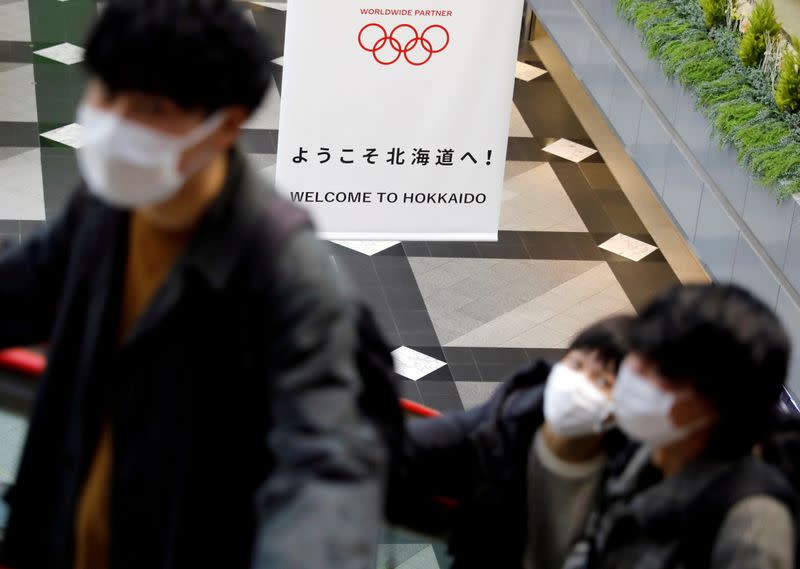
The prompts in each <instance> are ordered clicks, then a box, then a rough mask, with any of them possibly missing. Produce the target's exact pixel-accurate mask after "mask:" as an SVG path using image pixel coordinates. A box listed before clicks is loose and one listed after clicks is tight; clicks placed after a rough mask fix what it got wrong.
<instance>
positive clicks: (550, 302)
mask: <svg viewBox="0 0 800 569" xmlns="http://www.w3.org/2000/svg"><path fill="white" fill-rule="evenodd" d="M622 313H630V314H632V313H634V308H633V306H632V305H631V303H630V301H629V300H628V299H627V296H626V295H625V292H624V291H623V290H622V287H621V286H620V284H619V282H618V281H617V280H616V277H614V273H613V272H612V271H611V269H610V267H609V266H608V264H607V263H595V264H594V267H593V268H591V269H589V270H587V271H584V272H582V273H581V274H580V275H578V276H576V277H574V278H572V279H570V280H568V281H566V282H563V283H561V284H559V285H557V286H554V287H552V288H551V289H550V290H548V291H547V292H545V293H543V294H541V295H538V296H537V297H536V298H533V299H532V300H530V301H528V302H526V303H524V304H521V305H520V306H518V307H517V308H515V309H513V310H510V311H508V312H506V313H504V314H501V315H499V316H498V317H497V318H495V319H493V320H491V321H489V322H487V323H486V324H484V325H482V326H480V327H479V328H476V329H475V330H473V331H471V332H469V333H467V334H465V335H463V336H461V337H459V338H455V339H453V340H450V341H449V342H448V343H447V345H448V346H485V347H506V348H566V347H567V346H568V344H569V342H570V341H571V339H572V338H573V337H574V336H575V335H576V334H577V333H578V332H579V331H580V330H582V329H583V328H585V327H586V326H588V325H590V324H592V323H593V322H596V321H597V320H600V319H602V318H605V317H608V316H613V315H616V314H622ZM435 323H436V318H435V316H434V324H435Z"/></svg>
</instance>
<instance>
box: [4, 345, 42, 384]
mask: <svg viewBox="0 0 800 569" xmlns="http://www.w3.org/2000/svg"><path fill="white" fill-rule="evenodd" d="M0 367H4V368H6V369H9V370H11V371H15V372H18V373H21V374H23V375H30V376H33V377H38V376H40V375H42V374H43V373H44V369H45V368H46V367H47V358H46V357H45V356H43V355H42V354H37V353H36V352H31V351H30V350H23V349H21V348H14V349H12V350H3V351H0Z"/></svg>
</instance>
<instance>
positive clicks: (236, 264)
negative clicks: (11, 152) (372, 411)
mask: <svg viewBox="0 0 800 569" xmlns="http://www.w3.org/2000/svg"><path fill="white" fill-rule="evenodd" d="M266 186H267V184H266V183H265V182H264V181H263V180H261V179H260V178H259V177H258V176H257V175H256V174H255V173H254V172H253V171H252V170H251V169H250V168H249V167H248V165H247V163H246V160H245V159H244V158H243V157H242V156H241V155H239V154H238V153H233V154H232V159H231V165H230V169H229V174H228V179H227V182H226V184H225V188H224V190H223V192H222V194H221V196H220V197H219V198H218V199H217V200H216V202H215V203H214V204H213V205H212V207H211V208H210V210H209V211H208V213H207V214H206V215H205V216H204V219H203V220H202V222H201V224H200V225H199V227H198V229H197V231H196V232H195V235H194V236H193V239H192V240H191V242H190V244H189V246H188V248H187V251H186V252H185V254H184V255H183V256H182V258H181V259H180V260H179V261H178V263H177V265H176V266H175V267H174V269H173V270H172V272H171V273H170V275H169V276H168V278H167V280H166V282H165V284H164V286H163V287H162V288H161V290H160V291H159V292H158V294H157V296H156V298H155V300H154V301H153V303H152V305H151V306H150V307H149V308H148V310H147V312H146V313H145V314H144V316H143V317H142V318H141V320H140V321H139V322H138V324H137V325H136V327H135V329H134V330H133V332H132V334H131V335H130V336H129V337H128V339H127V340H126V341H125V342H124V344H123V345H122V347H121V348H119V347H118V342H117V337H118V334H117V330H118V318H119V312H120V304H121V302H120V298H121V288H122V282H123V273H124V267H125V257H126V239H127V226H128V214H127V213H125V212H123V211H121V210H117V209H113V208H111V207H108V206H106V205H104V204H102V203H100V202H99V201H97V200H96V199H94V198H92V197H90V196H88V195H87V194H86V193H85V192H83V191H78V192H77V193H76V195H75V197H74V198H73V199H72V201H71V203H70V205H69V207H68V210H67V211H66V213H65V215H64V216H63V217H62V218H61V219H60V220H58V221H57V222H55V223H53V224H51V226H50V227H49V230H48V231H47V233H46V234H44V235H41V236H39V237H37V238H35V239H33V240H31V241H30V242H28V243H27V244H26V245H24V246H23V247H22V248H20V249H19V250H16V251H13V252H11V253H10V254H8V255H6V256H5V257H2V258H0V346H13V345H29V344H35V343H40V342H46V341H49V343H50V350H49V367H48V370H47V373H46V376H45V378H44V379H43V383H42V385H41V388H40V392H39V394H38V398H37V402H36V406H35V411H34V414H33V417H32V420H31V425H30V431H29V434H28V439H27V443H26V445H25V450H24V454H23V458H22V462H21V467H20V471H19V476H18V481H17V484H16V486H15V487H13V488H12V490H11V491H10V492H9V493H8V495H7V501H8V503H9V504H10V507H11V516H10V520H9V525H8V528H7V531H6V536H5V542H4V544H3V547H2V552H1V553H0V564H6V565H8V566H10V567H13V568H14V569H43V568H47V569H69V568H70V567H71V564H72V555H73V543H72V541H73V531H74V526H73V518H74V513H75V507H76V501H77V497H78V495H79V492H80V490H81V488H82V484H83V480H84V477H85V474H86V472H87V468H88V466H89V464H90V461H91V459H92V457H93V453H94V450H95V444H96V441H97V438H98V434H99V429H100V426H101V423H102V421H103V419H104V417H105V416H106V414H109V415H110V417H111V418H112V424H113V436H114V456H113V475H112V505H111V526H112V527H111V535H112V567H114V569H123V568H128V567H130V568H136V569H142V568H147V569H157V568H164V569H167V568H169V569H178V568H192V569H196V568H202V567H209V568H211V567H213V568H219V567H225V568H226V569H244V568H246V567H249V566H251V565H252V566H253V567H258V568H262V567H263V568H267V567H269V568H273V567H274V568H280V569H292V568H300V567H302V568H303V569H308V568H318V569H330V568H332V567H337V568H353V569H366V568H367V567H368V566H369V565H370V564H371V563H373V554H374V541H375V538H374V537H375V532H376V529H375V528H376V527H377V525H378V522H379V517H380V514H381V496H382V476H381V474H382V471H383V469H384V464H385V460H386V457H385V455H386V452H385V450H384V446H383V445H382V444H381V443H380V442H379V439H378V436H377V434H376V432H375V430H374V429H373V428H372V426H370V423H369V422H368V421H366V420H365V419H364V418H363V417H362V416H361V414H360V412H359V411H358V408H357V404H356V398H357V395H358V394H359V392H360V391H361V385H360V378H359V377H358V373H357V371H356V364H355V362H354V353H355V350H356V338H355V325H354V319H355V310H354V303H353V302H351V301H350V299H349V298H348V296H347V294H346V293H345V291H344V288H343V287H342V286H341V285H340V280H339V278H338V277H337V275H336V272H335V268H334V267H333V265H332V263H331V262H330V259H329V258H328V255H327V253H326V252H325V250H324V248H323V247H322V246H321V245H320V243H319V242H318V241H317V240H316V238H315V237H314V235H313V233H312V232H311V231H310V230H302V231H298V232H295V233H294V234H293V235H292V236H290V237H287V239H286V240H285V242H283V243H282V244H280V245H279V246H276V244H275V243H274V235H271V234H270V226H269V220H267V219H266V218H265V215H264V209H265V208H264V204H265V203H266V200H269V199H279V198H277V197H276V196H275V194H274V192H273V191H272V190H271V189H268V188H266Z"/></svg>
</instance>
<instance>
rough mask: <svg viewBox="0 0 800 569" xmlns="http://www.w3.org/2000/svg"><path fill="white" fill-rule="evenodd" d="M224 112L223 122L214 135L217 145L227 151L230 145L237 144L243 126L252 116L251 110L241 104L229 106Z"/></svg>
mask: <svg viewBox="0 0 800 569" xmlns="http://www.w3.org/2000/svg"><path fill="white" fill-rule="evenodd" d="M222 112H223V117H224V118H223V119H222V124H221V125H220V126H219V128H218V129H217V133H216V135H215V136H214V140H215V142H216V146H217V148H218V149H219V150H221V151H227V150H228V149H229V148H230V147H232V146H233V145H234V144H236V141H237V140H238V139H239V134H240V133H241V131H242V126H243V125H244V123H245V122H247V119H249V118H250V114H251V112H250V110H249V109H247V108H246V107H243V106H241V105H236V106H233V107H228V108H226V109H225V110H223V111H222Z"/></svg>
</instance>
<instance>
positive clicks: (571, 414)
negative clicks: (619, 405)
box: [544, 364, 613, 437]
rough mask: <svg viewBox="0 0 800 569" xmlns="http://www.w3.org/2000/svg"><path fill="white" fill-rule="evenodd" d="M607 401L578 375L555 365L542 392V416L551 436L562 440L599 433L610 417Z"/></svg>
mask: <svg viewBox="0 0 800 569" xmlns="http://www.w3.org/2000/svg"><path fill="white" fill-rule="evenodd" d="M612 410H613V407H612V404H611V401H610V399H609V397H608V396H607V395H606V394H605V393H603V391H602V390H600V388H599V387H597V386H596V385H595V384H594V383H592V381H591V380H590V379H589V378H588V377H586V376H585V375H583V374H582V373H580V372H577V371H575V370H573V369H572V368H570V367H568V366H566V365H564V364H556V365H555V366H553V370H552V371H551V372H550V376H549V377H548V379H547V386H546V387H545V390H544V416H545V419H546V420H547V423H548V425H549V426H550V428H551V429H553V432H554V433H556V434H557V435H559V436H562V437H580V436H586V435H591V434H593V433H601V432H602V431H603V427H604V423H605V422H606V420H607V419H608V418H609V417H610V416H611V413H612Z"/></svg>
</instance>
